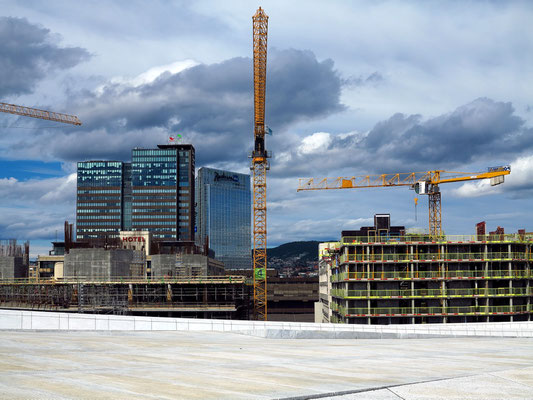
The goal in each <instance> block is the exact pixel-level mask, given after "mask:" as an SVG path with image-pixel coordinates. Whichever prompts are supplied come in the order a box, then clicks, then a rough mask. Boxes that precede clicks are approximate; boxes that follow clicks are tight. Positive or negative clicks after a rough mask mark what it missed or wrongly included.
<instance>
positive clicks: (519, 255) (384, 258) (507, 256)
mask: <svg viewBox="0 0 533 400" xmlns="http://www.w3.org/2000/svg"><path fill="white" fill-rule="evenodd" d="M339 259H340V262H341V263H345V262H350V261H354V262H419V261H425V262H450V261H461V262H463V261H513V260H518V261H530V260H533V254H532V253H528V252H527V253H526V252H507V251H505V252H489V253H440V254H438V253H416V254H408V253H394V254H342V255H341V256H340V257H339Z"/></svg>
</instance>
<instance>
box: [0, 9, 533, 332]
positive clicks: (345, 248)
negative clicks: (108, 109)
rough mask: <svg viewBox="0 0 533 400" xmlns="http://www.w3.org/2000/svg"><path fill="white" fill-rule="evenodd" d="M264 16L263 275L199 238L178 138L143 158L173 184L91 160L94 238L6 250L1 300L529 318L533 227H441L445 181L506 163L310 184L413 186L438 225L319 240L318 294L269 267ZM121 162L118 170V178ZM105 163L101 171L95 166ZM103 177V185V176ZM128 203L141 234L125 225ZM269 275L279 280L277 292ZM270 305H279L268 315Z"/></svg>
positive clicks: (259, 93)
mask: <svg viewBox="0 0 533 400" xmlns="http://www.w3.org/2000/svg"><path fill="white" fill-rule="evenodd" d="M252 20H253V87H254V118H253V121H254V128H253V135H252V138H253V150H252V152H251V154H250V155H249V158H250V159H251V164H250V170H251V174H250V175H251V182H252V187H253V191H252V207H251V208H252V211H251V213H252V217H251V219H252V230H251V234H252V237H251V238H250V239H251V241H252V265H253V268H252V269H251V271H247V272H243V273H242V274H233V273H232V271H231V269H225V268H224V265H223V264H222V263H220V262H219V261H218V260H216V257H215V256H214V255H213V254H214V253H213V252H210V249H209V246H208V243H209V238H207V237H206V238H201V239H202V243H204V244H205V245H204V246H203V247H202V246H198V245H197V243H195V240H194V239H195V238H194V232H195V229H196V226H195V220H194V218H195V209H194V207H195V204H196V203H195V197H194V170H195V164H194V147H193V146H192V145H190V144H186V145H177V144H170V143H169V144H167V145H158V149H137V148H136V149H133V153H135V154H136V157H138V159H139V160H141V161H138V162H139V163H141V162H144V163H148V161H147V160H150V162H153V161H154V160H156V161H157V163H159V164H157V163H155V164H157V165H158V167H157V168H162V167H161V165H163V164H161V163H162V162H170V164H168V165H167V164H164V165H165V168H167V167H168V168H169V169H168V170H166V171H169V170H171V171H173V174H174V175H173V176H171V178H172V179H170V180H169V181H171V184H169V183H168V182H162V180H161V181H158V183H153V182H152V183H146V182H142V183H139V182H137V184H136V185H135V184H134V185H133V186H127V185H126V184H125V182H126V179H125V178H124V179H123V180H120V179H122V178H123V177H125V176H126V175H128V176H129V179H130V181H131V176H132V164H127V163H124V164H122V163H119V162H113V161H111V162H108V161H98V162H92V161H91V162H87V163H85V167H86V171H85V172H86V176H84V177H83V179H86V181H84V182H85V183H84V184H80V181H78V193H77V194H78V197H77V207H78V208H77V210H78V216H77V218H78V220H77V225H78V227H77V229H78V231H79V234H78V239H79V237H83V240H76V239H74V238H73V237H72V234H73V230H74V229H73V226H72V225H71V224H68V223H67V222H66V223H65V240H64V241H62V242H59V241H56V242H53V250H51V251H50V253H49V254H48V255H42V256H39V258H38V260H37V263H36V265H35V266H33V267H31V268H30V266H29V259H28V257H29V247H28V246H29V244H27V243H26V244H25V245H23V246H19V245H17V244H16V242H6V243H3V244H0V278H1V281H0V307H3V308H11V309H26V310H47V311H61V312H76V313H112V314H124V315H126V314H128V315H156V316H173V317H183V316H186V317H193V318H220V319H256V320H262V321H265V320H267V319H269V318H270V317H274V315H276V317H274V318H277V319H279V320H294V321H297V320H299V321H308V320H309V319H310V318H311V316H312V315H313V303H315V302H317V304H316V305H315V307H314V316H315V321H317V322H331V323H347V324H419V323H451V322H491V321H526V320H528V321H529V320H531V314H532V304H531V300H532V297H533V292H532V283H533V282H532V279H533V276H532V272H531V262H532V261H533V256H532V252H531V250H532V244H533V234H530V233H526V232H525V230H524V231H519V232H518V233H516V234H505V233H504V232H503V230H497V231H495V232H494V233H489V234H487V233H485V228H484V226H483V227H481V226H480V227H478V231H477V233H476V235H472V236H449V235H445V234H444V230H443V225H442V211H441V190H440V185H441V184H446V183H454V182H467V181H478V180H490V183H491V185H492V186H495V185H499V184H502V183H503V182H504V177H505V176H506V175H509V174H510V173H511V169H510V166H508V165H505V166H497V167H491V168H488V170H487V171H486V172H477V173H472V172H451V171H445V170H431V171H424V172H411V173H393V174H382V175H375V176H372V175H364V176H351V177H337V178H306V179H301V180H300V184H299V187H298V191H315V190H332V189H333V190H337V189H361V188H378V187H387V188H389V187H395V186H398V187H400V186H401V187H408V188H410V189H413V190H414V191H415V192H416V194H417V195H421V196H427V198H428V205H429V213H428V216H429V229H428V233H427V234H410V233H409V232H408V231H407V230H406V229H405V227H394V226H391V225H390V216H388V215H377V216H376V217H375V223H374V226H373V227H366V228H365V227H364V228H361V229H360V230H353V231H342V233H341V239H340V241H338V242H328V243H323V244H322V245H321V246H320V250H319V266H318V267H319V272H320V282H319V289H317V288H318V286H317V285H318V282H316V279H315V280H314V279H299V280H298V279H295V280H293V281H290V280H284V278H278V277H276V275H275V274H270V273H269V270H268V268H267V181H266V174H267V171H268V170H269V169H270V164H269V158H271V153H270V152H269V151H268V150H267V147H266V143H265V139H266V135H267V134H269V133H271V130H270V129H269V128H268V127H267V125H266V123H265V99H266V71H267V36H268V16H267V15H266V14H265V12H264V10H263V9H262V8H259V9H258V10H257V12H256V13H255V15H254V16H253V18H252ZM0 111H1V112H5V113H10V114H16V115H19V116H23V117H31V118H38V119H44V120H49V121H55V122H59V123H65V124H71V125H74V126H80V125H81V124H82V122H81V121H80V119H79V118H78V117H77V116H73V115H68V114H61V113H55V112H50V111H45V110H39V109H34V108H30V107H23V106H18V105H13V104H7V103H0ZM171 139H172V140H174V138H171ZM185 153H187V154H185ZM162 155H163V156H164V157H161V156H162ZM156 156H157V157H160V158H157V159H156V158H154V157H156ZM150 157H152V158H150ZM169 160H170V161H169ZM93 164H94V165H93ZM96 164H98V165H96ZM111 164H113V165H111ZM114 164H117V165H114ZM119 164H120V165H119ZM150 165H152V164H150ZM111 167H113V168H115V169H116V171H114V172H113V173H114V174H115V175H113V176H111V175H110V168H111ZM94 168H99V169H98V171H96V172H95V170H93V169H94ZM180 168H181V171H180ZM139 171H140V169H139V170H138V171H136V172H137V173H138V176H139V177H138V178H134V180H135V179H137V180H138V181H142V179H145V178H146V177H145V176H144V177H143V176H142V174H141V173H140V172H139ZM154 171H155V172H154ZM134 172H135V171H134ZM148 172H149V174H151V175H150V176H152V175H153V176H156V175H155V174H157V173H162V172H161V171H160V170H155V169H154V170H149V171H148ZM106 174H108V175H110V176H105V175H106ZM147 174H148V173H147ZM78 175H79V174H78ZM92 175H99V178H102V179H100V180H98V179H97V180H94V181H91V179H92ZM157 176H159V177H161V176H162V175H157ZM169 176H170V175H169ZM118 177H120V179H119V178H118ZM78 178H80V176H78ZM104 178H105V179H107V181H105V182H104V180H105V179H104ZM83 179H82V180H83ZM161 179H162V178H161ZM226 179H228V178H226ZM229 179H230V180H231V178H229ZM102 182H104V183H102ZM82 183H83V182H82ZM84 185H85V186H84ZM143 185H144V186H143ZM170 186H172V187H170ZM132 188H133V189H132ZM154 193H156V194H155V195H154ZM136 196H137V197H136ZM125 197H129V200H130V201H131V198H133V199H134V200H135V198H137V200H140V201H139V202H138V203H136V204H137V206H138V207H141V206H142V207H144V208H143V209H134V210H133V211H132V210H131V204H133V203H128V204H129V206H124V204H123V203H122V199H123V198H125ZM141 201H142V202H141ZM417 201H418V198H416V199H415V205H416V204H417ZM128 207H129V211H128V212H129V214H128V216H129V217H128V218H129V221H128V223H129V228H130V229H123V228H122V227H123V226H124V220H127V219H128V218H126V217H124V215H123V214H126V211H125V210H126V209H128ZM140 210H143V211H142V212H141V211H140ZM143 224H144V225H143ZM134 225H135V226H134ZM110 226H113V230H111V229H110V228H109V227H110ZM141 226H142V227H147V228H146V229H144V228H140V227H141ZM182 231H183V232H186V233H187V234H186V235H185V236H184V235H183V234H181V233H180V232H182ZM180 235H181V236H180ZM269 279H271V280H272V287H269V286H267V281H268V280H269ZM269 307H273V308H274V310H275V312H269Z"/></svg>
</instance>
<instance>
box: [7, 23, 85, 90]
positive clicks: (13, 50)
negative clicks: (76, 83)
mask: <svg viewBox="0 0 533 400" xmlns="http://www.w3.org/2000/svg"><path fill="white" fill-rule="evenodd" d="M89 57H90V55H89V53H88V52H87V50H85V49H82V48H80V47H65V48H61V47H58V46H57V45H56V44H54V43H53V41H52V35H51V34H50V31H49V30H48V29H45V28H42V27H39V26H37V25H34V24H31V23H30V22H28V21H27V20H26V19H24V18H11V17H0V71H2V73H1V74H0V97H4V96H9V95H20V94H27V93H31V92H32V91H33V89H34V87H35V85H36V84H37V83H38V82H39V81H40V80H41V79H43V78H44V77H45V76H46V75H47V74H48V73H49V72H51V71H54V70H58V69H68V68H71V67H73V66H75V65H77V64H79V63H80V62H82V61H85V60H87V59H89Z"/></svg>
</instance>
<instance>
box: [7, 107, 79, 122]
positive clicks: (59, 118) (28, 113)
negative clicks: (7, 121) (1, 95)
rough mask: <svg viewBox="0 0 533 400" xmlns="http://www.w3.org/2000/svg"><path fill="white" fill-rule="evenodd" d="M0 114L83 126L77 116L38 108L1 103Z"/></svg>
mask: <svg viewBox="0 0 533 400" xmlns="http://www.w3.org/2000/svg"><path fill="white" fill-rule="evenodd" d="M0 112H4V113H8V114H16V115H22V116H24V117H32V118H39V119H46V120H49V121H56V122H62V123H64V124H72V125H81V121H80V120H79V119H78V117H76V116H75V115H69V114H62V113H57V112H53V111H46V110H39V109H38V108H31V107H24V106H17V105H15V104H8V103H0Z"/></svg>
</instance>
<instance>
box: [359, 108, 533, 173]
mask: <svg viewBox="0 0 533 400" xmlns="http://www.w3.org/2000/svg"><path fill="white" fill-rule="evenodd" d="M361 145H362V146H363V147H364V148H365V149H366V150H367V151H368V153H370V154H372V155H373V156H377V157H378V158H380V159H384V160H391V161H397V162H398V163H403V165H405V164H406V163H414V164H416V165H420V166H422V165H424V166H431V167H433V168H435V167H436V166H437V167H438V166H439V165H460V164H467V163H469V162H472V161H475V160H476V159H479V158H480V157H484V156H491V155H497V156H498V158H500V157H502V156H516V155H517V154H519V153H521V152H522V151H523V150H527V149H531V148H533V130H532V129H526V128H525V127H524V120H522V119H521V118H520V117H518V116H516V115H514V108H513V106H512V105H511V103H504V102H496V101H494V100H491V99H487V98H479V99H477V100H474V101H473V102H471V103H469V104H466V105H464V106H461V107H459V108H457V109H456V110H455V111H453V112H451V113H449V114H445V115H441V116H438V117H436V118H431V119H429V120H427V121H425V122H420V117H419V116H404V115H401V114H396V115H394V116H393V117H391V118H390V119H388V120H387V121H384V122H381V123H379V124H377V125H376V127H375V128H374V129H372V130H371V131H370V132H369V134H368V136H367V137H366V138H365V139H364V140H363V141H362V142H361Z"/></svg>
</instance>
